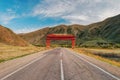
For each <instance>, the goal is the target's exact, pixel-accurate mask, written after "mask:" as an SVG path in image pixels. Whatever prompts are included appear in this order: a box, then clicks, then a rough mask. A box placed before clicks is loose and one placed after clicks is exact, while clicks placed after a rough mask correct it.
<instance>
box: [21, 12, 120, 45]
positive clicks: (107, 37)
mask: <svg viewBox="0 0 120 80" xmlns="http://www.w3.org/2000/svg"><path fill="white" fill-rule="evenodd" d="M51 33H57V34H58V33H60V34H61V33H62V34H73V35H75V36H76V45H78V46H105V45H108V46H109V45H113V44H117V43H118V44H119V43H120V14H119V15H117V16H114V17H110V18H107V19H105V20H104V21H101V22H97V23H93V24H90V25H86V26H84V25H79V24H74V25H58V26H55V27H47V28H43V29H40V30H37V31H34V32H30V33H26V34H19V36H20V37H22V38H23V39H25V40H26V41H28V42H30V43H31V44H33V45H45V39H46V35H47V34H51ZM54 43H61V42H60V41H55V42H54ZM89 44H90V45H89Z"/></svg>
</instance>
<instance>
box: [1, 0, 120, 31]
mask: <svg viewBox="0 0 120 80" xmlns="http://www.w3.org/2000/svg"><path fill="white" fill-rule="evenodd" d="M119 4H120V0H0V24H1V25H3V26H5V27H8V28H10V29H12V30H13V31H14V32H16V33H26V32H30V31H34V30H37V29H40V28H43V27H48V26H55V25H59V24H83V25H87V24H90V23H93V22H98V21H101V20H104V19H106V18H107V17H112V16H115V15H118V14H120V5H119Z"/></svg>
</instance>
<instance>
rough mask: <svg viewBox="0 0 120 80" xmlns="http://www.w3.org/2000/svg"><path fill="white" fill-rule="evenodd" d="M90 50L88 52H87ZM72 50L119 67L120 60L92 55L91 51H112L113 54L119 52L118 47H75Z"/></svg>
mask: <svg viewBox="0 0 120 80" xmlns="http://www.w3.org/2000/svg"><path fill="white" fill-rule="evenodd" d="M89 50H90V52H89ZM74 51H76V52H78V53H81V54H85V55H88V56H91V57H94V58H96V59H99V60H101V61H104V62H107V63H109V64H112V65H115V66H118V67H120V62H117V61H114V60H110V59H107V58H104V57H101V56H98V55H94V54H93V53H92V52H96V51H97V52H101V53H103V52H104V53H106V52H108V53H109V52H111V51H112V52H113V53H114V54H119V53H120V49H112V50H110V49H90V48H75V49H74Z"/></svg>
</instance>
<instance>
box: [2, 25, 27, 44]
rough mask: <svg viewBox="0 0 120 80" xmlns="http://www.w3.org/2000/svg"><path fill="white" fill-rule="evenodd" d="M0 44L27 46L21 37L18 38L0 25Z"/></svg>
mask: <svg viewBox="0 0 120 80" xmlns="http://www.w3.org/2000/svg"><path fill="white" fill-rule="evenodd" d="M0 43H4V44H8V45H14V46H27V45H28V44H29V43H27V42H26V41H25V40H23V39H22V38H21V37H19V36H18V35H17V34H15V33H14V32H13V31H11V30H10V29H8V28H6V27H3V26H1V25H0Z"/></svg>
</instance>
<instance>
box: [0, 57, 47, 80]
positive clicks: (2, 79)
mask: <svg viewBox="0 0 120 80" xmlns="http://www.w3.org/2000/svg"><path fill="white" fill-rule="evenodd" d="M45 56H46V55H43V56H41V57H40V58H37V59H35V60H33V61H31V62H30V63H28V64H26V65H25V66H23V67H21V68H19V69H17V70H15V71H14V72H12V73H10V74H8V75H6V76H4V77H3V78H1V79H0V80H4V79H6V78H8V77H10V76H12V75H13V74H15V73H16V72H18V71H20V70H22V69H24V68H26V67H27V66H29V65H31V64H32V63H34V62H36V61H38V60H40V59H42V58H43V57H45Z"/></svg>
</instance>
